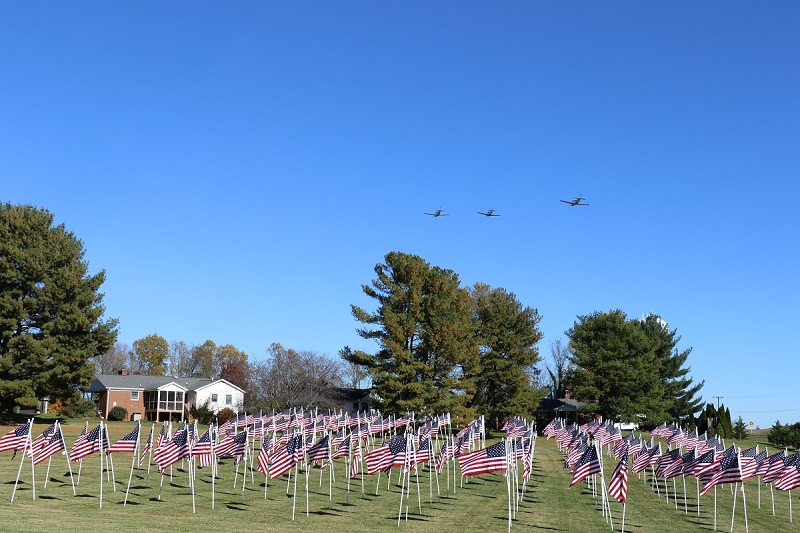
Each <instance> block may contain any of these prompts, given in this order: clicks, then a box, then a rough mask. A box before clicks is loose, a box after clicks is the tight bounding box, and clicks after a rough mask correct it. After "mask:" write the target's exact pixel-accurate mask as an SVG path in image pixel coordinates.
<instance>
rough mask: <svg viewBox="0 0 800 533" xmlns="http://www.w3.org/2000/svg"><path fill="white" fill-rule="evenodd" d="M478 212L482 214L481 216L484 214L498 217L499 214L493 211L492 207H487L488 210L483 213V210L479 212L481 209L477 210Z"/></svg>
mask: <svg viewBox="0 0 800 533" xmlns="http://www.w3.org/2000/svg"><path fill="white" fill-rule="evenodd" d="M478 214H479V215H483V216H485V217H499V216H500V215H498V214H497V213H495V212H494V209H489V210H488V211H487V212H485V213H483V212H481V211H478Z"/></svg>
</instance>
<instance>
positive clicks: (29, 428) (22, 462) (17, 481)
mask: <svg viewBox="0 0 800 533" xmlns="http://www.w3.org/2000/svg"><path fill="white" fill-rule="evenodd" d="M27 424H28V436H27V437H26V440H25V445H24V446H23V447H22V459H21V460H20V462H19V470H17V480H16V481H15V482H14V490H13V491H11V503H14V496H15V495H16V494H17V484H18V483H19V476H20V475H21V474H22V465H23V464H25V455H26V452H27V451H28V443H30V442H31V429H32V427H31V419H28V422H27Z"/></svg>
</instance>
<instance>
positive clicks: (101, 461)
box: [97, 420, 103, 509]
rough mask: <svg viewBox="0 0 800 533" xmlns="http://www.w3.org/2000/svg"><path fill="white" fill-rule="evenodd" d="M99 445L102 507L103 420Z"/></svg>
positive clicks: (98, 436)
mask: <svg viewBox="0 0 800 533" xmlns="http://www.w3.org/2000/svg"><path fill="white" fill-rule="evenodd" d="M97 442H98V443H97V445H98V447H99V448H100V509H102V508H103V421H102V420H101V421H100V433H99V434H98V435H97Z"/></svg>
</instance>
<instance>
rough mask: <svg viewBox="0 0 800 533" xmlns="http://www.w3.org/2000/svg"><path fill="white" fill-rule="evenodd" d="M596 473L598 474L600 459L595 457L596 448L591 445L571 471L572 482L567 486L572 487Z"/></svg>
mask: <svg viewBox="0 0 800 533" xmlns="http://www.w3.org/2000/svg"><path fill="white" fill-rule="evenodd" d="M598 473H600V458H599V457H598V456H597V447H595V446H594V445H591V446H589V448H588V449H587V450H586V451H585V452H584V453H583V455H582V456H581V458H580V460H579V461H578V463H577V464H576V465H575V468H573V469H572V482H571V483H570V484H569V486H570V487H573V486H575V485H576V484H578V483H580V482H581V481H583V480H584V479H586V478H587V477H589V476H591V475H594V474H598Z"/></svg>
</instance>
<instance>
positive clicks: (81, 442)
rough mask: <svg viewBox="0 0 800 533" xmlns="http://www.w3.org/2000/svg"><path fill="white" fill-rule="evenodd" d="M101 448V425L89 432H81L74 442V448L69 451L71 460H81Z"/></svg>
mask: <svg viewBox="0 0 800 533" xmlns="http://www.w3.org/2000/svg"><path fill="white" fill-rule="evenodd" d="M98 450H100V425H99V424H98V426H97V427H96V428H94V429H93V430H91V431H90V432H89V433H81V434H80V435H78V438H77V439H76V440H75V442H74V443H73V444H72V450H71V451H70V453H69V460H70V461H79V460H81V459H83V458H84V457H86V456H87V455H91V454H93V453H94V452H96V451H98Z"/></svg>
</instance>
